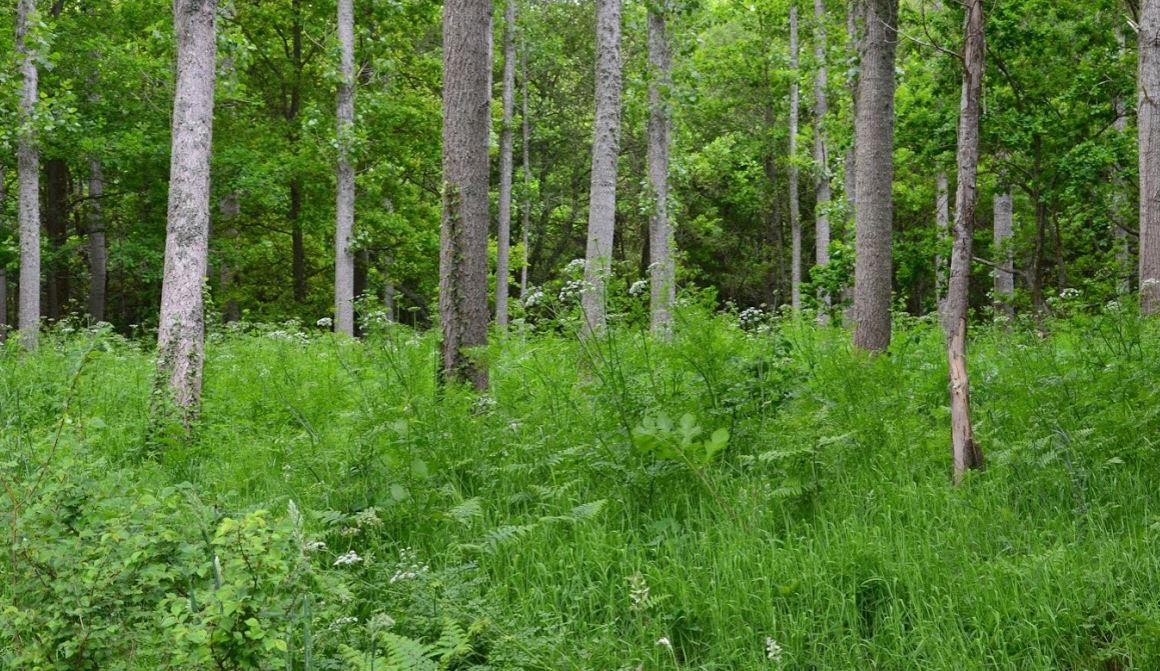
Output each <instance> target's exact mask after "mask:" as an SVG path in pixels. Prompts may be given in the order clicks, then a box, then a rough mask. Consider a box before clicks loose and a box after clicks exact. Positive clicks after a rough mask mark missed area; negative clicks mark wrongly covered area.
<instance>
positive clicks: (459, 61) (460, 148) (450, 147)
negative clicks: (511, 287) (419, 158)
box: [439, 0, 491, 391]
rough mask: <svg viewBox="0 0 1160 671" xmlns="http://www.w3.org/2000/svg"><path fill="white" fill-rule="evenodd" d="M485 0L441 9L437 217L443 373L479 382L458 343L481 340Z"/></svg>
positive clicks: (461, 0) (483, 378)
mask: <svg viewBox="0 0 1160 671" xmlns="http://www.w3.org/2000/svg"><path fill="white" fill-rule="evenodd" d="M490 25H491V0H447V1H446V2H445V3H444V9H443V72H444V75H443V223H442V235H441V240H440V254H439V316H440V319H441V321H442V325H443V343H442V369H443V375H444V377H445V378H446V379H450V380H458V381H470V382H472V383H473V384H474V385H475V387H476V388H477V389H479V390H480V391H483V390H486V389H487V369H486V368H485V367H483V366H482V365H479V364H478V363H476V362H473V361H471V360H470V359H469V358H468V357H467V352H465V349H466V348H469V347H477V346H481V345H485V344H487V321H488V319H487V318H488V309H487V265H488V264H487V230H488V217H489V211H488V210H489V198H488V124H489V121H488V120H489V117H490V114H489V101H490V99H491V92H490V91H489V90H488V80H489V79H490V71H491V61H490V60H489V59H488V51H489V48H488V45H489V43H490V37H489V35H488V29H489V26H490Z"/></svg>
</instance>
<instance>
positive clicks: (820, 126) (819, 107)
mask: <svg viewBox="0 0 1160 671" xmlns="http://www.w3.org/2000/svg"><path fill="white" fill-rule="evenodd" d="M814 60H816V61H817V63H818V71H817V73H816V74H815V77H814V193H815V204H814V263H815V264H816V265H818V266H824V265H826V264H827V263H829V262H830V199H831V198H832V194H831V192H830V149H829V146H828V145H827V143H826V116H827V115H828V114H829V101H828V100H827V99H826V86H827V82H828V79H829V71H828V69H827V67H826V4H825V0H814ZM818 299H819V300H821V302H822V306H823V307H822V309H820V310H818V323H820V324H824V323H826V321H827V320H828V318H829V314H828V311H827V310H826V309H825V308H828V307H829V306H830V300H831V298H830V296H829V295H826V294H824V293H820V294H819V295H818Z"/></svg>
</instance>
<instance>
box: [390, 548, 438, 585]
mask: <svg viewBox="0 0 1160 671" xmlns="http://www.w3.org/2000/svg"><path fill="white" fill-rule="evenodd" d="M429 570H430V567H429V566H427V565H426V564H422V563H420V562H419V558H418V555H417V554H416V553H415V551H414V550H413V549H411V548H403V549H401V550H399V565H398V568H397V569H396V570H395V574H394V575H392V576H391V580H390V584H392V585H393V584H395V583H397V582H399V581H400V580H414V579H415V578H418V577H419V576H421V575H423V574H424V573H426V572H427V571H429Z"/></svg>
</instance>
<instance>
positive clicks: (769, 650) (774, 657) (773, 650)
mask: <svg viewBox="0 0 1160 671" xmlns="http://www.w3.org/2000/svg"><path fill="white" fill-rule="evenodd" d="M781 653H782V649H781V646H780V645H778V643H777V641H775V640H773V637H772V636H766V637H765V656H766V657H767V658H768V659H769V660H770V661H772V662H774V663H775V664H780V663H781Z"/></svg>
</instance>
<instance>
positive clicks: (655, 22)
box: [648, 4, 676, 335]
mask: <svg viewBox="0 0 1160 671" xmlns="http://www.w3.org/2000/svg"><path fill="white" fill-rule="evenodd" d="M648 61H649V69H650V70H651V78H650V79H649V87H648V103H649V117H648V178H649V190H650V193H649V196H650V199H651V201H652V212H651V216H650V217H649V244H648V249H649V283H650V285H651V296H650V302H649V306H650V313H651V326H652V331H653V333H657V334H661V335H667V334H668V333H669V332H670V329H671V328H672V320H673V314H672V310H673V302H674V301H675V299H676V268H675V266H674V263H673V251H672V244H673V231H672V224H671V223H670V221H669V202H668V201H669V144H670V134H671V128H672V114H671V112H670V107H669V105H670V102H669V101H670V99H671V97H670V94H669V89H670V88H671V86H672V79H673V77H672V72H673V61H672V54H671V52H670V49H669V36H668V26H667V23H666V18H665V7H664V6H663V5H662V4H650V5H649V14H648Z"/></svg>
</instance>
